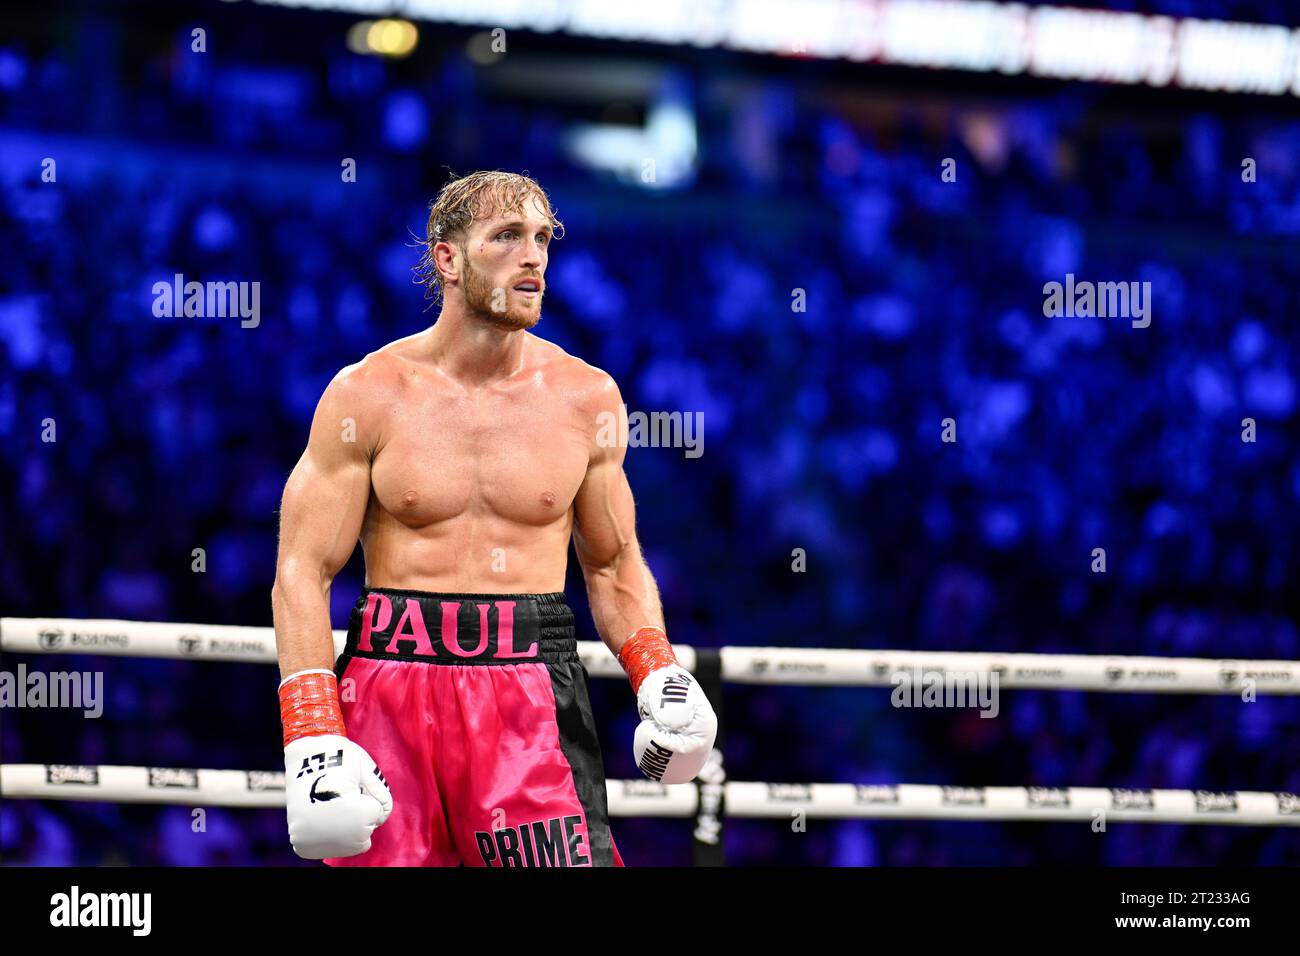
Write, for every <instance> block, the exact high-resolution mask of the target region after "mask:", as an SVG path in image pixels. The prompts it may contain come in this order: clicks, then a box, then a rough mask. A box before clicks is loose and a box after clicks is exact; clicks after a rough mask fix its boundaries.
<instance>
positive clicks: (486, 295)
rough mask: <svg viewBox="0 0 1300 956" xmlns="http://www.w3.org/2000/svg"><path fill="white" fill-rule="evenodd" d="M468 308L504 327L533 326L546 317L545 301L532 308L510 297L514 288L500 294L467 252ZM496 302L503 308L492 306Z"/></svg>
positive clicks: (485, 319)
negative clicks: (498, 309)
mask: <svg viewBox="0 0 1300 956" xmlns="http://www.w3.org/2000/svg"><path fill="white" fill-rule="evenodd" d="M464 271H465V308H466V309H467V310H468V311H469V313H470V314H471V315H473V316H476V317H477V318H480V319H482V320H483V321H484V322H488V323H491V324H492V325H495V326H497V327H498V328H502V329H510V330H512V331H513V330H517V329H531V328H532V327H533V326H534V325H536V324H537V323H538V320H540V319H541V317H542V309H541V303H540V302H539V303H538V307H537V308H536V309H535V310H534V309H530V308H528V307H527V306H524V305H520V304H518V301H517V300H512V299H511V298H510V290H509V289H503V290H502V291H501V295H500V296H498V295H497V294H496V292H495V291H494V289H493V287H492V284H491V282H490V281H489V280H488V278H487V276H486V275H484V274H483V273H481V272H479V271H478V270H477V269H475V268H474V265H473V263H471V262H470V261H469V253H468V252H467V253H465V270H464ZM494 304H496V305H498V306H499V308H500V311H496V310H494V309H493V308H492V306H493V305H494Z"/></svg>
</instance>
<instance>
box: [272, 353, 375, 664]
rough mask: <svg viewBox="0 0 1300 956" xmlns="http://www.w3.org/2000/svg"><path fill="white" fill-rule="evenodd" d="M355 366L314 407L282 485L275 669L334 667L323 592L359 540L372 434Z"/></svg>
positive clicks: (274, 602) (275, 598) (274, 594)
mask: <svg viewBox="0 0 1300 956" xmlns="http://www.w3.org/2000/svg"><path fill="white" fill-rule="evenodd" d="M361 373H362V370H361V368H360V367H359V366H352V367H351V368H348V369H344V370H343V371H342V372H340V373H339V374H338V375H337V376H335V378H334V380H333V381H332V382H330V384H329V386H328V387H327V388H326V389H325V393H324V395H322V396H321V400H320V403H319V404H318V405H317V406H316V414H315V416H314V417H313V418H312V424H311V435H310V437H309V438H308V440H307V450H306V451H305V452H303V455H302V458H300V459H299V460H298V464H297V465H296V466H294V469H293V472H292V474H290V475H289V481H288V482H287V483H286V484H285V486H284V498H283V500H282V501H281V504H280V549H279V555H278V557H277V559H276V567H275V584H274V585H273V587H272V588H271V609H272V615H273V619H274V622H275V640H276V648H277V650H278V653H279V658H280V676H281V677H282V678H283V677H287V676H288V675H290V674H294V673H297V672H298V671H302V670H306V669H309V668H321V669H325V670H329V669H332V668H333V667H334V641H333V638H332V636H331V630H330V615H329V595H330V584H331V582H332V581H333V580H334V575H335V574H337V573H338V571H339V569H340V568H342V567H343V565H344V564H346V563H347V560H348V558H349V557H351V556H352V551H353V549H354V548H355V547H356V545H357V540H358V538H359V536H360V534H361V525H362V522H363V521H364V520H365V515H366V503H367V502H368V501H369V498H370V462H371V458H372V455H373V452H374V436H373V435H370V434H367V432H368V431H370V429H368V428H367V425H368V416H367V415H366V414H365V412H366V409H365V401H364V393H365V390H366V389H365V386H366V384H367V383H365V382H364V381H362V379H363V378H364V376H363V375H362V374H361Z"/></svg>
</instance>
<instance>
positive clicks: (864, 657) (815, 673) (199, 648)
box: [0, 617, 1300, 695]
mask: <svg viewBox="0 0 1300 956" xmlns="http://www.w3.org/2000/svg"><path fill="white" fill-rule="evenodd" d="M344 637H345V632H343V631H335V632H334V648H335V653H336V654H337V653H341V652H342V650H343V641H344ZM674 649H675V651H676V652H677V657H678V660H679V661H681V663H682V666H683V667H685V668H686V669H687V670H694V669H695V650H694V648H691V647H689V646H687V645H684V644H678V645H674ZM0 651H11V652H14V653H25V654H40V653H72V654H106V655H115V656H127V657H161V658H175V659H186V660H208V661H213V660H220V661H245V662H257V663H266V664H270V663H274V662H275V660H276V656H275V632H274V631H273V630H272V629H271V628H269V627H233V626H229V625H217V624H174V623H144V622H137V621H114V620H80V619H76V618H52V617H38V618H21V617H5V618H0ZM720 652H721V657H722V678H723V680H726V681H732V682H735V683H742V684H803V685H811V684H817V685H835V686H852V687H890V686H894V684H895V681H894V675H896V674H898V673H899V672H908V673H912V672H914V671H915V670H918V669H919V670H923V671H928V672H940V671H941V672H945V673H964V674H972V673H973V674H988V673H996V674H997V675H998V685H999V686H1000V687H1004V688H1008V689H1015V688H1039V689H1047V690H1090V691H1104V692H1112V693H1113V692H1139V693H1182V694H1234V695H1236V694H1241V693H1242V692H1243V691H1246V690H1250V691H1252V692H1253V693H1255V694H1260V695H1266V694H1281V695H1295V694H1300V661H1269V660H1214V659H1210V658H1196V657H1123V656H1107V655H1088V654H992V653H987V652H957V651H953V652H946V651H902V650H834V649H816V648H791V647H723V648H720ZM578 654H579V655H580V656H581V658H582V662H583V664H584V665H585V666H586V668H587V671H588V672H589V673H590V674H591V676H592V677H622V676H623V670H622V668H621V667H619V664H618V661H617V660H616V659H615V657H614V655H613V654H611V653H610V652H609V649H608V648H607V647H605V645H604V644H602V643H600V642H599V641H579V642H578Z"/></svg>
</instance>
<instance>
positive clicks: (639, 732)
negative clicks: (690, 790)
mask: <svg viewBox="0 0 1300 956" xmlns="http://www.w3.org/2000/svg"><path fill="white" fill-rule="evenodd" d="M618 659H619V662H620V663H621V664H622V665H623V668H624V670H626V671H627V672H628V677H629V678H630V679H631V680H632V686H633V687H634V688H635V689H636V704H637V713H639V714H640V715H641V725H640V726H639V727H637V729H636V735H635V737H634V738H633V740H632V756H633V757H634V758H635V759H636V765H637V767H638V768H639V769H640V770H641V772H642V773H643V774H645V775H646V776H647V777H649V778H650V779H651V780H657V781H659V782H660V783H690V782H691V781H692V780H694V779H695V777H696V775H697V774H698V773H699V772H700V771H701V770H703V769H704V764H705V762H706V761H707V760H708V759H709V754H710V753H712V751H713V742H714V740H715V739H716V738H717V736H718V717H717V715H716V714H715V713H714V712H713V707H712V706H711V705H710V704H709V699H708V698H707V697H706V696H705V695H704V691H703V690H702V689H701V688H700V683H699V681H697V680H696V679H695V678H694V677H693V676H692V675H691V673H690V672H689V671H687V670H686V668H684V667H682V666H681V665H680V664H678V663H677V659H676V657H675V656H674V655H673V652H672V646H671V645H670V644H669V643H668V638H667V636H666V635H665V634H664V632H663V631H662V630H660V629H659V628H657V627H643V628H641V629H640V630H638V631H637V632H636V633H635V634H634V635H632V637H631V638H629V639H628V641H627V642H626V643H625V644H624V645H623V648H622V649H621V650H620V651H619V655H618Z"/></svg>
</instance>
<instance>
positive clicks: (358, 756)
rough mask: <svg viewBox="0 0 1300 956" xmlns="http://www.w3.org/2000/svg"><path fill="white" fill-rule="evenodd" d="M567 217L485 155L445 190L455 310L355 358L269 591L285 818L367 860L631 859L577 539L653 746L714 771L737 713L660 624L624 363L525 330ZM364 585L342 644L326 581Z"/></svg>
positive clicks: (293, 495)
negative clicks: (576, 586)
mask: <svg viewBox="0 0 1300 956" xmlns="http://www.w3.org/2000/svg"><path fill="white" fill-rule="evenodd" d="M557 228H562V227H561V226H560V223H559V221H558V220H557V219H556V218H555V215H554V213H553V212H552V211H551V206H550V202H549V200H548V199H547V196H546V194H545V193H544V192H543V191H542V189H541V187H540V186H539V185H538V184H537V183H536V182H534V181H533V180H532V179H529V178H527V177H525V176H518V175H514V174H509V173H500V172H480V173H473V174H471V175H469V176H465V177H464V178H462V179H458V180H455V181H453V182H451V183H449V184H448V185H447V186H445V187H444V188H443V189H442V191H441V192H440V193H439V195H438V198H437V199H436V200H435V201H434V202H433V204H432V205H431V208H430V214H429V224H428V236H427V239H426V241H425V243H424V256H423V260H422V270H423V274H424V278H425V280H426V281H427V282H428V284H429V287H430V289H431V291H432V293H433V295H434V296H435V297H436V296H438V295H441V298H442V310H441V312H440V314H439V315H438V319H437V322H435V323H434V325H433V326H431V327H430V328H427V329H425V330H424V331H422V332H418V333H416V334H415V335H411V336H408V337H407V338H403V339H398V340H397V341H396V342H392V343H390V344H388V345H386V346H384V347H383V348H381V349H379V350H378V351H376V352H372V353H371V354H370V355H367V356H366V357H365V358H364V359H363V360H362V361H360V362H358V363H357V364H355V365H351V366H348V367H347V368H345V369H343V370H342V371H341V372H339V374H338V375H336V376H335V377H334V379H333V381H331V382H330V384H329V386H328V387H327V388H326V389H325V393H324V395H322V397H321V400H320V404H319V405H318V406H317V408H316V414H315V417H314V418H313V420H312V425H311V434H310V437H309V438H308V441H307V450H306V451H305V452H304V453H303V456H302V458H301V459H300V460H299V461H298V464H297V465H296V466H295V468H294V469H293V473H292V474H291V475H290V476H289V481H288V483H287V484H286V486H285V489H284V500H283V502H282V504H281V511H280V550H279V557H278V560H277V564H276V577H275V586H274V588H273V589H272V606H273V610H274V617H275V635H276V643H277V647H278V651H279V659H280V674H281V677H282V678H283V680H282V681H281V684H280V691H279V694H280V714H281V720H282V723H283V726H284V754H285V777H286V791H287V793H286V797H287V802H288V821H289V839H290V841H291V842H292V844H293V848H294V850H295V851H296V852H297V853H298V855H299V856H301V857H303V858H305V859H312V860H318V859H324V860H325V862H326V863H329V864H331V865H361V866H455V865H458V864H465V865H469V866H530V865H531V866H621V865H622V860H621V859H620V857H619V853H618V850H617V848H616V847H615V846H614V841H613V839H612V838H611V836H610V832H609V821H608V811H607V805H606V793H605V776H604V767H603V764H602V760H601V754H600V745H599V743H598V740H597V736H596V730H595V727H594V726H593V723H592V716H591V707H590V703H589V701H588V697H587V685H586V679H587V673H586V670H585V668H583V666H582V664H581V663H580V662H579V660H578V656H577V649H576V640H575V636H574V629H573V612H572V611H571V610H570V609H569V607H568V605H566V604H565V601H564V594H563V593H562V589H563V587H564V577H565V569H566V566H567V563H568V547H569V538H570V535H572V537H573V541H574V545H575V550H576V553H577V555H578V560H579V562H580V563H581V565H582V571H583V574H584V576H585V578H586V585H587V596H588V599H589V601H590V604H591V611H592V616H593V618H594V620H595V624H596V629H597V631H599V633H600V636H601V639H602V640H603V641H604V642H605V643H606V644H607V645H608V646H609V648H610V650H611V651H613V652H614V653H615V654H616V655H617V656H618V659H619V661H620V663H622V665H623V667H624V669H625V670H626V671H627V673H628V676H629V678H630V679H631V682H632V689H633V692H634V693H635V694H636V697H637V709H638V711H639V713H640V716H641V718H642V721H641V725H640V726H639V727H638V729H637V732H636V736H635V739H634V741H633V753H634V756H635V757H636V760H637V765H638V766H639V767H640V768H641V770H642V772H644V773H645V774H646V775H647V776H649V777H651V778H652V779H655V780H660V781H663V782H665V783H685V782H687V781H690V780H691V779H693V778H694V777H695V775H696V774H697V773H699V771H700V770H701V769H702V768H703V766H704V762H705V760H706V759H707V758H708V756H709V753H710V751H711V750H712V747H713V742H714V737H715V735H716V733H717V718H716V716H715V715H714V713H713V709H712V708H711V707H710V705H709V702H708V700H707V699H706V698H705V696H704V693H703V692H702V691H701V690H700V687H699V684H698V683H697V682H696V681H695V680H694V678H693V677H692V676H691V675H690V674H689V673H688V672H687V671H686V670H684V669H683V668H682V667H681V666H679V665H678V664H677V662H676V659H675V657H674V656H673V652H672V648H671V646H670V645H669V643H668V640H667V636H666V635H665V633H664V619H663V609H662V607H661V605H660V602H659V593H658V589H657V588H656V586H655V582H654V578H653V577H652V576H651V574H650V570H649V568H647V567H646V564H645V559H644V558H643V556H642V554H641V547H640V545H639V544H638V542H637V537H636V530H635V513H634V507H633V502H632V492H631V489H630V488H629V487H628V482H627V477H626V475H625V474H624V472H623V457H624V455H625V453H626V448H625V447H617V446H616V447H603V445H602V443H598V442H597V440H596V437H597V434H598V430H599V425H600V422H601V420H602V419H604V420H605V421H611V420H612V419H608V418H605V415H617V416H619V419H618V420H619V421H620V424H621V425H622V426H623V427H621V428H620V430H619V434H620V435H626V434H627V429H626V427H625V426H626V411H625V409H624V407H623V403H622V399H621V397H620V395H619V390H618V387H617V386H616V385H615V384H614V381H613V380H612V379H611V378H610V377H609V375H607V374H605V373H604V372H602V371H600V370H599V369H596V368H593V367H592V366H590V365H587V364H586V363H585V362H582V361H580V360H579V359H577V358H574V357H573V356H570V355H568V354H566V353H565V352H564V351H563V350H562V349H560V348H559V347H558V346H555V345H552V344H551V343H549V342H546V341H545V340H543V339H540V338H537V337H536V336H534V335H532V334H531V333H530V332H528V331H527V330H528V329H530V328H532V327H533V326H534V325H536V324H537V322H538V320H539V319H540V318H541V305H542V296H543V294H544V290H545V284H544V278H545V275H546V264H547V259H548V256H549V246H550V242H551V238H552V236H553V234H554V232H555V230H556V229H557ZM358 539H359V540H360V542H361V547H362V549H363V551H364V554H365V563H366V586H365V588H364V589H363V590H362V593H361V596H360V597H359V598H358V599H357V602H356V604H355V606H354V607H353V610H352V616H351V621H350V626H349V628H348V637H347V644H346V647H345V649H344V652H343V654H342V656H341V657H340V658H339V659H338V661H337V663H336V662H335V659H334V644H333V640H332V637H331V633H330V615H329V605H330V600H329V598H330V585H331V582H332V580H333V578H334V575H335V574H337V573H338V571H339V569H340V568H342V567H343V565H344V564H345V563H346V562H347V560H348V558H349V557H350V556H351V554H352V550H353V548H354V547H355V545H356V543H357V541H358Z"/></svg>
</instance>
